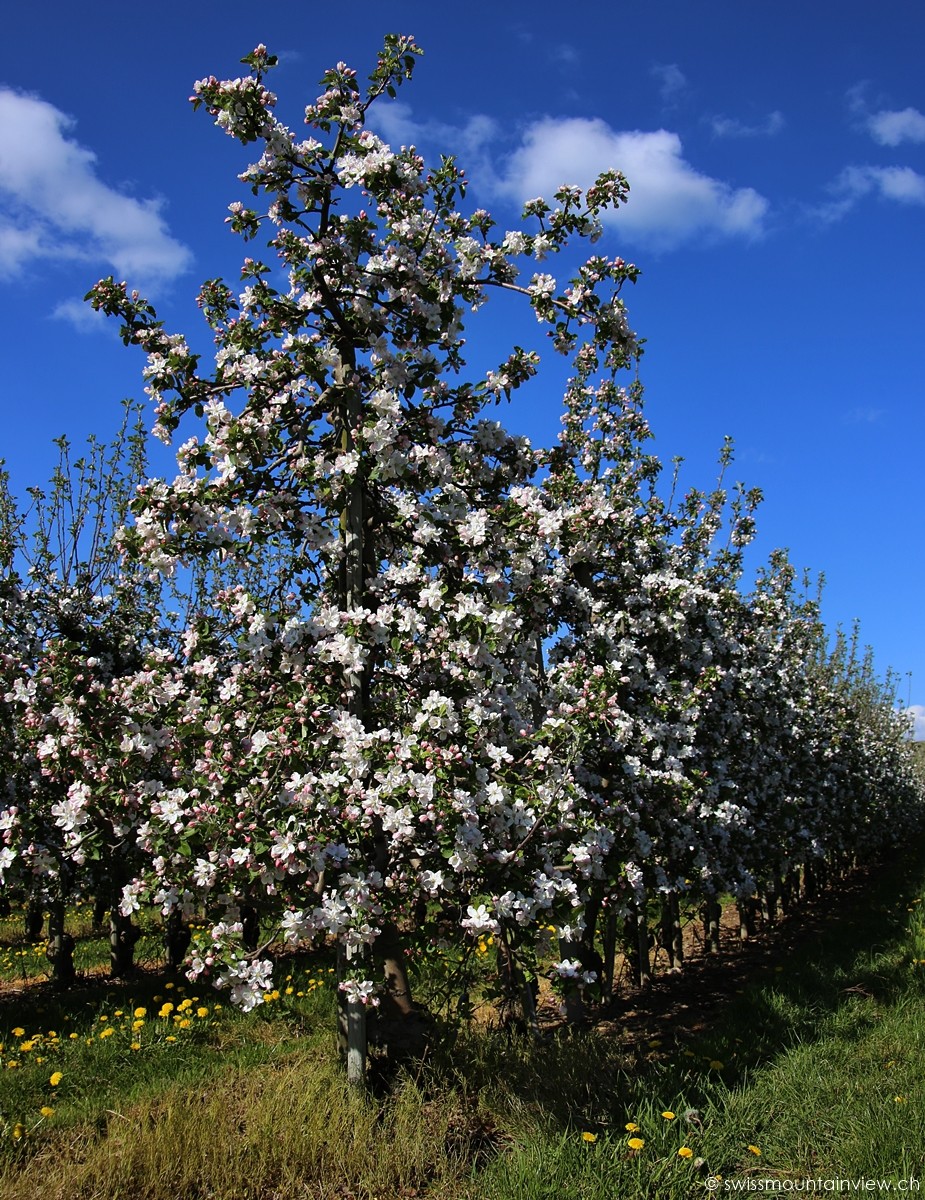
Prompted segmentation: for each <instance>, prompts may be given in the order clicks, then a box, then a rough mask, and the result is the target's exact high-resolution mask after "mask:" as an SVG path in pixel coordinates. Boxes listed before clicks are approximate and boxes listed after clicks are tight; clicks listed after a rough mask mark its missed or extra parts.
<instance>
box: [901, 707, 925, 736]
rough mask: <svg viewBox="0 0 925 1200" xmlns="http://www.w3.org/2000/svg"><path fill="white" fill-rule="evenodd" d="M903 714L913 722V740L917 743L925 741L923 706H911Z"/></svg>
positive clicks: (924, 712) (924, 713)
mask: <svg viewBox="0 0 925 1200" xmlns="http://www.w3.org/2000/svg"><path fill="white" fill-rule="evenodd" d="M905 712H906V715H907V716H909V717H911V718H912V721H913V732H912V736H913V738H914V739H915V740H916V741H917V742H922V741H925V704H912V705H910V706H909V708H907V709H906V710H905Z"/></svg>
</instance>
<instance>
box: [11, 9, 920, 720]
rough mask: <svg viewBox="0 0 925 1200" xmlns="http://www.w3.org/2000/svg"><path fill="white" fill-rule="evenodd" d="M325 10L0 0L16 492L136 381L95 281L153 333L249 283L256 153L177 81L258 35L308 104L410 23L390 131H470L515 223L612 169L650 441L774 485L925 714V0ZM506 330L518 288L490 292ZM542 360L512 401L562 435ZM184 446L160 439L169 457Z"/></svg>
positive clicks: (419, 139) (813, 565) (881, 656)
mask: <svg viewBox="0 0 925 1200" xmlns="http://www.w3.org/2000/svg"><path fill="white" fill-rule="evenodd" d="M331 11H332V10H331V8H330V7H329V6H328V7H326V8H324V9H322V7H321V6H319V5H313V4H306V3H298V4H295V3H289V2H283V3H278V4H276V5H274V6H260V5H256V4H253V3H251V4H243V3H240V2H239V0H228V2H226V3H222V4H215V3H211V2H207V0H202V2H201V3H198V4H191V3H188V2H187V3H184V4H182V5H181V4H180V3H177V2H176V0H162V2H161V3H160V4H159V5H158V6H157V7H156V9H151V8H144V7H138V8H132V7H131V6H126V5H124V4H122V3H118V4H117V3H111V2H110V0H94V3H93V4H91V5H83V6H74V5H72V4H67V5H65V4H63V3H59V2H58V0H50V2H47V3H45V4H43V5H37V4H32V5H24V4H21V3H17V4H10V5H8V6H6V11H5V13H4V42H5V54H4V56H3V65H2V67H0V330H2V339H3V364H4V370H3V373H2V377H0V413H2V417H3V423H2V431H3V432H2V436H0V456H2V457H4V458H6V460H7V463H8V466H9V467H10V469H11V473H12V476H13V482H14V487H16V488H17V489H19V490H20V491H21V490H22V489H24V488H25V487H26V486H28V485H30V484H33V483H37V482H40V481H42V480H43V479H45V478H47V475H48V473H49V471H50V470H51V468H52V466H53V462H54V458H55V452H54V450H53V448H52V446H51V438H53V437H54V436H56V435H58V434H61V433H67V434H68V435H70V436H71V437H72V438H74V439H75V440H80V439H82V438H83V437H84V436H86V435H87V434H88V433H91V432H95V433H97V434H98V435H101V436H107V435H109V434H110V433H111V432H113V430H114V428H115V426H116V424H117V421H118V415H119V401H120V399H121V398H122V397H124V396H136V397H139V398H140V397H141V396H142V383H141V378H140V371H141V367H142V365H143V361H142V357H141V354H140V352H135V351H131V350H126V349H124V348H123V347H122V345H121V343H120V342H119V340H118V338H117V336H116V331H115V329H113V328H107V327H105V326H103V325H101V324H100V323H99V322H96V321H94V320H93V319H92V317H93V314H92V313H90V312H89V310H88V309H87V307H86V306H84V305H82V304H81V303H80V300H81V297H82V296H83V294H84V293H85V292H86V291H87V289H88V288H89V287H90V286H91V285H92V283H93V282H95V281H96V280H97V279H98V278H100V277H101V276H103V275H107V274H110V273H114V274H115V275H116V276H117V277H120V278H125V279H127V280H128V281H129V282H130V283H131V284H132V285H134V286H138V287H139V288H141V289H142V290H143V291H145V292H146V293H147V294H148V295H149V296H150V298H151V299H152V300H153V301H154V303H155V304H156V306H157V308H158V310H159V313H160V315H161V316H162V317H163V318H164V319H165V321H166V323H167V325H168V327H169V328H170V329H173V330H179V331H183V332H186V333H187V334H189V335H191V336H194V340H195V338H201V344H202V347H203V348H206V341H205V338H204V337H202V335H201V333H200V330H201V329H202V325H201V319H200V318H199V314H198V311H197V309H196V306H195V302H194V297H195V294H196V292H197V290H198V284H199V283H200V282H201V280H202V279H204V278H207V277H211V276H215V275H219V274H225V275H227V276H229V277H230V278H231V279H234V278H235V274H236V268H237V265H238V263H239V259H240V249H239V244H238V242H237V239H235V238H233V237H232V236H231V235H230V234H229V233H228V232H227V231H226V229H225V227H224V224H223V222H224V217H225V215H226V212H227V205H228V204H229V203H230V202H231V201H232V200H235V199H238V198H245V197H244V195H243V189H242V188H241V185H239V184H238V183H237V182H236V179H235V176H236V173H237V171H238V170H240V169H241V167H242V166H243V165H244V162H245V160H244V158H242V154H241V151H240V149H239V148H238V147H236V146H235V145H234V144H233V143H232V142H231V140H230V139H228V138H226V137H224V136H223V135H222V134H221V133H219V132H218V131H217V130H215V129H214V128H213V127H212V125H211V122H210V120H209V118H208V117H207V116H206V115H205V114H204V113H203V112H201V111H200V112H198V113H193V111H192V108H191V106H190V105H189V103H188V100H187V97H188V96H189V95H190V92H191V90H192V84H193V82H194V81H195V80H196V79H198V78H200V77H202V76H204V75H209V74H216V75H219V76H231V75H237V74H240V73H241V72H242V70H243V68H241V67H240V65H239V59H240V58H241V55H242V54H244V53H246V52H247V51H249V50H250V49H252V48H253V46H254V45H256V44H257V43H258V42H261V41H262V42H265V43H266V44H267V45H268V46H269V48H270V50H271V51H273V52H275V53H278V54H279V55H280V57H281V66H280V68H279V70H278V71H277V72H275V73H274V75H273V77H272V81H271V85H272V86H273V87H274V89H275V90H276V91H277V92H278V93H279V95H280V111H281V113H282V114H283V116H284V118H285V117H286V116H287V115H288V116H289V118H291V121H292V122H293V123H294V124H295V123H297V122H298V120H299V116H300V110H301V107H302V106H304V104H305V103H306V102H307V101H309V100H310V99H313V98H314V97H315V95H316V94H317V92H318V88H317V81H318V78H319V76H320V75H321V73H322V71H323V70H324V69H325V68H326V67H327V66H329V65H332V64H333V63H334V62H336V61H337V60H339V59H343V60H345V61H347V62H348V63H350V64H351V65H353V66H356V67H357V68H358V70H360V72H361V73H363V74H365V72H366V71H367V70H369V69H370V68H371V67H372V64H373V59H374V55H375V52H376V50H377V48H378V46H379V45H380V44H381V39H382V35H383V34H384V33H386V32H389V31H396V32H410V33H413V34H414V35H415V36H416V38H417V40H418V42H419V43H420V44H421V46H422V47H423V48H424V51H425V55H424V58H423V59H422V60H421V62H420V63H419V65H418V67H417V70H416V73H415V79H414V81H413V82H412V84H411V85H410V86H409V87H408V88H406V89H403V91H402V93H401V95H400V102H399V103H398V104H397V105H394V106H392V107H391V109H390V110H389V111H388V112H387V113H386V114H385V115H384V116H382V117H381V118H380V123H379V131H380V132H381V133H383V134H385V135H386V136H388V137H389V138H392V139H394V140H396V141H398V142H403V141H414V142H416V143H417V144H418V145H419V146H420V147H421V149H422V150H423V151H424V152H425V153H427V154H433V155H436V154H437V153H440V152H444V153H456V154H457V155H458V157H459V159H460V161H461V163H462V164H463V165H465V166H467V168H468V173H469V176H470V178H471V179H472V191H471V193H470V196H471V198H473V199H475V200H476V202H478V203H479V204H482V205H483V206H485V207H488V208H490V209H491V210H492V211H493V212H494V213H495V215H496V217H497V218H498V220H499V223H500V224H502V225H504V224H505V223H507V224H508V225H509V226H510V225H511V223H512V222H513V220H514V216H515V212H516V210H517V209H518V208H519V204H520V202H521V201H522V200H524V199H526V198H529V197H530V196H533V195H537V194H542V193H543V192H547V193H549V192H551V191H552V190H553V189H554V188H555V187H556V186H557V184H559V183H560V182H569V183H579V184H587V183H588V182H589V181H590V180H591V179H592V178H593V177H594V175H595V174H596V173H597V172H598V171H601V170H604V169H607V168H610V167H615V168H617V169H619V170H622V171H623V172H624V174H625V175H626V176H627V178H628V179H629V182H630V186H631V189H632V191H631V197H630V202H629V204H628V205H627V207H626V209H625V210H624V211H623V213H622V214H621V215H620V216H618V217H617V218H616V219H615V220H614V221H613V222H612V223H610V224H609V225H608V227H607V230H606V233H605V248H606V249H607V250H608V252H610V253H612V254H621V255H622V256H623V257H625V258H627V259H631V260H632V261H634V262H636V263H637V264H638V265H639V266H640V267H641V268H642V276H641V279H640V281H639V282H638V283H637V284H636V286H635V288H633V289H632V290H630V292H629V293H628V294H627V297H626V299H627V303H628V306H629V312H630V318H631V324H632V326H633V328H634V329H635V330H636V331H637V332H638V333H639V334H640V335H641V336H643V337H645V338H646V339H647V349H646V354H645V357H644V359H643V363H642V369H641V375H642V379H643V382H644V383H645V386H646V394H647V411H648V415H649V419H650V421H651V423H652V426H653V429H654V431H655V434H656V441H655V444H654V448H655V450H656V451H657V452H658V453H659V454H661V456H662V457H663V458H664V459H665V460H666V462H667V461H669V460H670V459H671V458H672V457H674V456H675V455H682V456H684V458H685V460H686V461H685V467H684V472H683V478H684V480H685V481H686V482H688V483H690V484H693V485H698V486H707V487H708V486H710V485H711V483H712V480H713V478H714V475H715V470H714V463H715V458H716V453H717V451H718V449H719V447H720V445H721V443H722V439H723V437H724V436H725V435H726V434H729V435H731V436H732V437H733V438H734V440H735V443H736V462H735V465H734V469H733V472H732V478H733V479H742V480H743V481H744V482H746V483H747V484H748V485H749V486H757V487H760V488H761V489H762V490H763V491H764V493H765V502H764V504H763V506H762V508H761V510H760V511H759V514H758V527H759V536H758V542H757V548H758V551H759V552H760V556H761V557H762V558H763V557H766V555H767V553H768V552H770V550H772V549H773V548H775V547H777V546H786V547H788V548H789V550H790V553H791V557H792V559H793V561H794V562H795V564H796V565H797V566H799V567H801V568H802V567H807V568H809V569H810V570H811V571H812V572H813V573H819V572H823V573H824V574H825V576H826V581H827V582H826V589H825V592H824V615H825V618H826V621H827V623H828V624H829V625H830V626H831V627H834V626H835V625H837V624H843V625H846V626H850V624H851V623H852V621H853V620H854V619H858V620H859V621H860V624H861V636H862V640H863V642H864V643H865V644H868V643H869V644H870V645H872V646H873V647H874V650H875V653H876V661H877V664H878V666H879V667H880V668H881V669H882V670H885V669H886V668H887V667H892V668H894V669H895V670H896V671H897V672H898V673H899V674H900V676H901V681H902V682H901V687H900V693H901V698H902V700H903V701H904V702H905V701H906V700H907V699H911V701H912V704H913V705H917V706H921V707H920V715H921V717H922V718H923V720H922V724H921V730H920V734H919V736H925V649H923V638H922V635H921V614H922V603H921V599H922V593H923V584H925V569H923V558H922V554H921V550H920V538H921V499H920V492H921V488H920V478H921V461H922V454H923V445H925V438H923V432H925V429H923V426H925V382H923V381H925V286H923V280H925V236H923V233H925V72H923V69H922V60H923V47H925V6H922V5H921V4H919V3H916V2H915V0H881V3H880V4H879V5H877V6H876V7H872V6H871V5H870V4H869V3H863V4H862V3H859V2H857V0H837V2H836V0H812V2H811V3H807V2H806V0H801V2H800V3H796V2H794V0H776V2H775V3H765V2H764V0H752V2H751V3H748V4H744V3H742V2H741V0H712V2H711V0H704V2H703V3H700V4H696V5H695V4H691V3H690V0H633V2H627V0H623V2H613V3H608V4H590V5H589V4H586V5H583V6H581V7H577V8H570V7H569V6H560V5H555V4H553V3H549V2H548V0H538V2H536V3H533V4H531V5H529V6H520V5H518V6H513V5H511V6H508V5H504V4H503V3H499V2H497V0H496V2H495V3H491V4H489V3H485V2H484V0H474V2H470V3H468V4H466V5H465V6H460V7H457V6H447V5H439V4H434V3H432V2H427V3H422V2H419V0H406V2H405V3H390V2H388V0H383V2H380V3H364V2H360V0H358V2H356V3H354V4H353V5H352V6H351V7H350V10H349V16H348V17H346V18H341V19H338V18H336V17H334V16H333V15H331ZM498 318H499V322H500V324H499V327H498V334H499V336H500V335H501V334H503V333H504V332H505V329H504V328H503V325H504V322H505V321H506V320H507V316H506V314H505V312H503V311H502V310H501V309H500V308H499V310H498ZM560 395H561V391H560V390H559V388H558V383H557V377H556V376H555V373H554V372H551V373H550V374H549V375H547V376H545V377H543V378H542V381H541V382H540V383H539V385H538V388H537V389H536V390H535V391H534V392H533V393H532V394H531V396H530V398H529V402H528V403H526V404H521V405H520V406H519V408H517V409H514V410H512V411H511V412H510V413H509V414H508V415H507V421H508V424H509V425H511V426H512V427H514V428H516V429H518V430H519V431H522V432H526V433H528V434H530V436H531V437H533V438H534V439H535V440H537V441H546V440H549V439H550V438H551V437H553V436H554V435H555V432H556V429H557V419H558V412H559V397H560ZM156 464H157V468H158V470H160V471H164V472H166V471H169V469H170V463H169V461H168V460H167V459H166V458H163V457H161V458H159V459H157V460H156Z"/></svg>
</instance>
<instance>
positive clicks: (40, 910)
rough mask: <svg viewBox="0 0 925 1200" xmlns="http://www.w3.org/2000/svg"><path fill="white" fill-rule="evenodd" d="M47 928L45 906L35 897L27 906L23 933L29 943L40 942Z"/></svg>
mask: <svg viewBox="0 0 925 1200" xmlns="http://www.w3.org/2000/svg"><path fill="white" fill-rule="evenodd" d="M44 927H45V905H44V904H43V903H42V901H41V900H37V899H36V898H35V897H34V896H33V897H32V898H31V899H30V900H29V903H28V904H27V905H26V915H25V919H24V922H23V933H24V935H25V938H26V941H27V942H40V941H41V940H42V929H43V928H44Z"/></svg>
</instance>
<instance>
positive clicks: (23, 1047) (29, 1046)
mask: <svg viewBox="0 0 925 1200" xmlns="http://www.w3.org/2000/svg"><path fill="white" fill-rule="evenodd" d="M19 1048H20V1050H23V1051H25V1052H26V1053H27V1054H28V1052H29V1051H30V1050H33V1049H34V1048H35V1042H23V1043H22V1044H21V1045H20V1047H19Z"/></svg>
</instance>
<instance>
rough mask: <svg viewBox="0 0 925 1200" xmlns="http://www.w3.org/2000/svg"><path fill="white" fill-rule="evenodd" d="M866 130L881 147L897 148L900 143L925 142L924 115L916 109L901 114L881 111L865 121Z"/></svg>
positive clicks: (904, 110) (906, 110) (905, 110)
mask: <svg viewBox="0 0 925 1200" xmlns="http://www.w3.org/2000/svg"><path fill="white" fill-rule="evenodd" d="M867 128H868V130H869V131H870V135H871V137H872V138H873V139H874V141H875V142H879V143H880V145H881V146H898V145H899V144H900V143H901V142H925V114H923V113H920V112H919V110H918V109H917V108H904V109H903V110H902V111H901V112H890V111H888V110H886V109H885V110H883V111H882V112H878V113H874V114H873V115H872V116H870V117H868V119H867Z"/></svg>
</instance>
